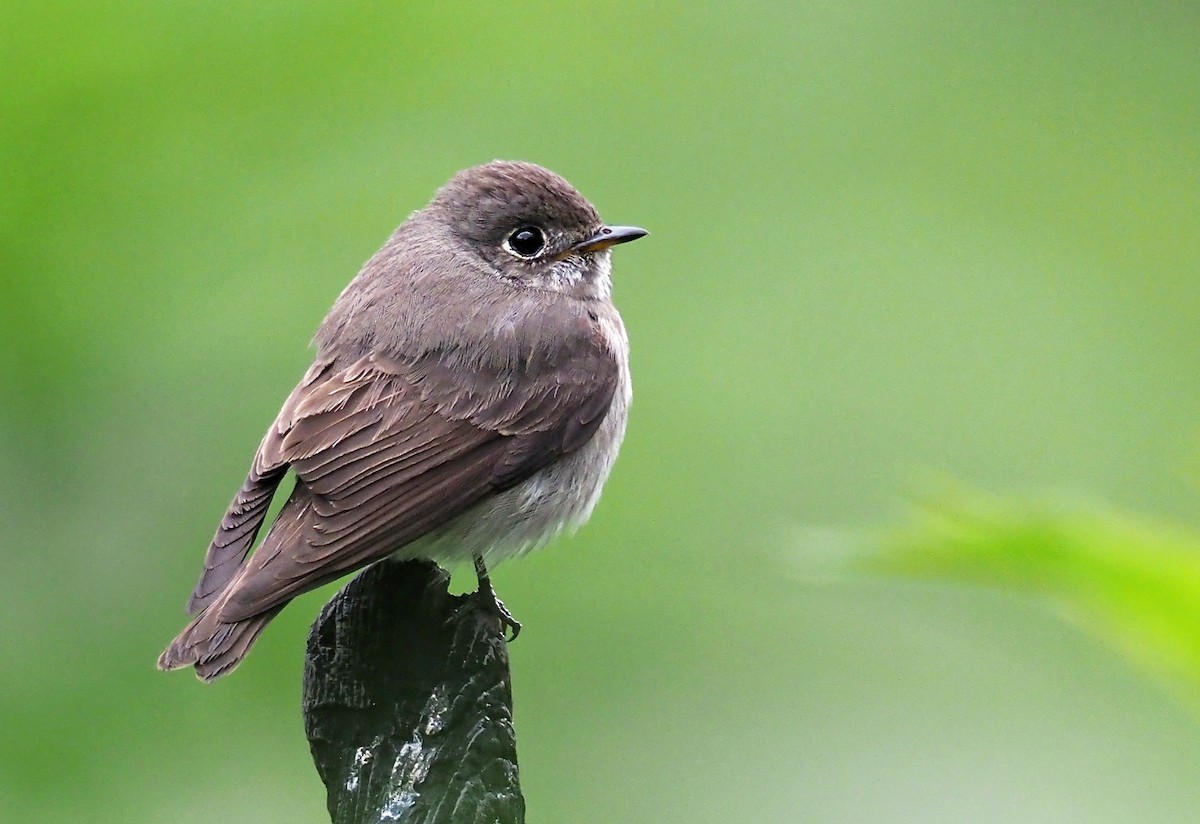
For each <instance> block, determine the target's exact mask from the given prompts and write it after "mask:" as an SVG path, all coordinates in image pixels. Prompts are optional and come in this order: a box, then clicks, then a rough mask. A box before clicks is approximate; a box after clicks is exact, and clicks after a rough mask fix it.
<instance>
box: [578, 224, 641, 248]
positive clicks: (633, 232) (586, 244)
mask: <svg viewBox="0 0 1200 824" xmlns="http://www.w3.org/2000/svg"><path fill="white" fill-rule="evenodd" d="M648 234H650V233H649V232H647V231H646V230H645V229H639V228H638V227H636V226H605V227H604V228H603V229H601V230H600V231H599V232H596V234H594V235H592V236H591V237H590V238H588V239H587V240H581V241H580V242H579V243H576V244H575V245H574V246H572V247H571V251H572V252H579V253H585V252H601V251H603V250H605V249H607V248H608V247H610V246H616V245H617V244H618V243H628V242H629V241H631V240H637V239H638V238H640V237H645V236H646V235H648Z"/></svg>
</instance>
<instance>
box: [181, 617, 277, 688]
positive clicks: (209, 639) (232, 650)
mask: <svg viewBox="0 0 1200 824" xmlns="http://www.w3.org/2000/svg"><path fill="white" fill-rule="evenodd" d="M285 605H286V602H285V603H284V604H280V605H279V606H277V607H273V608H272V609H269V610H267V611H266V612H263V613H259V614H258V615H251V616H250V617H249V618H246V619H244V620H241V621H232V622H225V621H222V620H221V619H220V608H221V606H222V601H217V602H216V603H214V604H212V605H210V606H208V607H206V608H205V609H204V610H203V611H202V612H201V613H200V614H199V615H197V616H196V617H195V618H194V619H193V620H192V622H191V623H190V624H188V625H187V626H186V627H184V629H183V632H181V633H179V636H178V637H177V638H176V639H175V640H174V641H172V642H171V644H170V646H168V647H167V648H166V649H165V650H164V651H163V654H162V655H160V656H158V668H159V669H161V670H173V669H179V668H180V667H188V666H192V667H195V668H196V677H197V678H199V679H200V680H201V681H211V680H213V679H214V678H219V677H221V676H222V675H226V674H228V673H229V672H231V671H232V670H233V668H234V667H236V666H237V665H238V664H240V663H241V662H242V659H243V658H245V657H246V653H248V652H249V651H250V647H251V645H253V644H254V641H255V639H257V638H258V634H259V633H260V632H262V631H263V629H264V628H265V627H266V626H267V624H268V623H270V621H271V619H272V618H274V617H275V616H276V615H277V614H278V613H279V610H281V609H283V607H284V606H285Z"/></svg>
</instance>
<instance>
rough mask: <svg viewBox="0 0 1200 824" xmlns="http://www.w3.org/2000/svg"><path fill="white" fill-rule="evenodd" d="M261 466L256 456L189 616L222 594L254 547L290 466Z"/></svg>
mask: <svg viewBox="0 0 1200 824" xmlns="http://www.w3.org/2000/svg"><path fill="white" fill-rule="evenodd" d="M260 451H261V447H260ZM260 463H261V461H260V460H259V458H258V457H256V458H255V460H254V466H253V467H251V469H250V474H249V475H248V476H247V477H246V482H245V483H244V484H242V488H241V489H240V490H238V494H237V495H236V496H234V499H233V501H232V503H230V504H229V509H228V510H227V511H226V512H225V517H224V518H222V519H221V526H220V527H218V528H217V534H216V535H214V536H213V539H212V543H211V544H210V545H209V547H208V553H207V554H206V555H205V558H204V570H203V572H201V573H200V580H199V581H198V582H197V583H196V591H195V592H194V593H193V594H192V597H191V599H190V600H189V601H188V604H187V611H188V614H189V615H195V614H196V613H198V612H200V611H201V610H202V609H204V608H205V607H207V606H208V605H209V604H211V603H212V602H213V601H215V600H216V599H217V598H218V597H219V596H220V595H221V592H222V591H223V590H224V589H225V587H226V586H228V585H229V582H230V581H232V580H233V577H234V576H235V575H236V574H237V571H238V569H239V568H240V567H241V565H242V562H243V561H244V560H246V555H247V554H249V552H250V547H252V546H253V545H254V539H255V538H256V537H257V536H258V530H259V528H260V527H261V526H262V523H263V520H264V519H265V518H266V516H267V508H268V507H270V505H271V499H272V498H273V497H274V496H275V489H276V487H278V486H279V482H280V481H281V480H282V479H283V476H284V474H285V473H286V471H287V467H286V466H281V467H274V468H271V469H264V468H263V467H261V466H260Z"/></svg>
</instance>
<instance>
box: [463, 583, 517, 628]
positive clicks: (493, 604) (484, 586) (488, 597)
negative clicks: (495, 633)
mask: <svg viewBox="0 0 1200 824" xmlns="http://www.w3.org/2000/svg"><path fill="white" fill-rule="evenodd" d="M474 598H475V599H476V601H477V606H478V608H479V609H480V610H482V611H483V612H486V613H489V614H491V615H493V616H495V617H496V618H497V619H499V621H500V632H501V634H503V635H504V640H506V641H509V642H512V641H515V640H517V636H518V635H520V634H521V622H520V621H518V620H517V619H516V618H514V617H513V614H512V613H511V612H509V611H508V607H506V606H504V602H503V601H501V600H500V599H499V598H497V597H496V590H494V589H492V584H491V582H490V581H480V582H479V590H478V591H477V592H476V593H475V595H474ZM510 632H511V633H512V634H511V635H510V634H509V633H510Z"/></svg>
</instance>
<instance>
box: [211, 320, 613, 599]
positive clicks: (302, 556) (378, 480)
mask: <svg viewBox="0 0 1200 824" xmlns="http://www.w3.org/2000/svg"><path fill="white" fill-rule="evenodd" d="M314 369H317V367H314ZM617 383H618V366H617V361H616V358H615V357H614V355H613V354H612V353H611V351H609V349H608V347H606V346H605V345H604V344H603V342H602V341H601V339H600V338H599V337H598V335H589V336H586V338H581V339H580V340H578V341H577V342H576V343H575V344H573V345H571V346H569V347H565V348H563V349H562V350H561V351H557V352H556V353H555V354H554V357H552V358H551V357H548V356H547V354H545V353H543V354H542V355H541V356H540V357H536V358H533V357H531V358H530V359H529V360H528V361H526V362H524V363H518V364H511V365H509V366H507V367H505V368H491V367H487V366H484V365H480V364H478V363H470V362H464V361H462V360H461V359H459V360H456V356H455V354H454V353H447V352H429V353H426V354H424V355H422V356H421V357H418V358H414V359H408V360H400V359H394V358H388V357H384V356H381V355H370V356H367V357H364V358H362V359H361V360H358V361H356V362H354V363H352V364H349V365H348V366H346V367H344V368H341V369H334V368H332V367H329V366H326V367H325V368H324V370H323V371H322V370H319V369H318V371H317V374H315V375H314V374H313V373H312V372H310V375H309V376H308V377H306V381H305V382H304V383H301V385H300V386H299V387H297V389H296V391H295V392H294V393H293V395H292V397H291V398H289V401H288V404H287V405H286V406H285V407H284V410H283V412H281V414H280V416H279V419H278V420H277V421H276V424H275V426H274V427H273V428H272V432H271V433H268V436H267V438H266V439H265V440H264V441H263V445H262V447H260V450H259V457H260V459H261V461H262V464H263V465H264V466H266V467H281V466H290V467H291V468H292V469H293V470H294V471H295V473H296V478H297V481H296V488H295V490H294V491H293V495H292V501H291V502H290V503H289V506H288V507H287V508H286V509H285V512H286V513H289V514H288V517H283V514H281V517H280V518H279V519H278V520H277V521H276V523H275V524H273V525H272V528H271V532H270V533H269V534H268V536H267V538H266V539H265V540H264V542H263V545H262V547H260V548H259V549H258V550H257V551H256V552H255V553H254V555H253V556H251V557H250V559H249V561H248V562H246V563H245V565H244V566H243V567H242V568H241V570H240V571H239V572H238V574H237V577H236V578H234V579H233V580H232V582H231V583H230V584H229V586H228V592H226V593H224V594H223V597H222V601H223V603H222V604H221V605H220V617H221V620H222V621H227V622H230V621H238V620H242V619H244V618H247V617H249V616H252V615H256V614H259V613H262V612H264V611H266V610H269V609H272V608H274V607H276V606H278V605H280V604H282V603H285V602H286V601H287V600H289V599H291V598H293V597H295V596H296V595H298V594H299V593H301V592H304V591H306V590H309V589H313V588H315V587H317V586H320V585H321V584H324V583H326V582H328V581H331V580H333V579H335V578H337V577H340V576H341V575H344V574H345V573H347V572H349V571H351V570H354V569H358V568H361V567H363V566H366V565H367V564H369V563H371V562H373V561H375V560H378V559H380V558H383V557H386V556H387V555H389V554H391V553H392V552H394V551H395V550H396V549H398V548H400V547H402V546H404V545H405V544H407V543H409V542H410V541H412V540H414V539H416V538H419V537H420V536H422V535H424V534H425V533H427V532H429V531H430V530H432V529H435V528H436V527H438V526H440V525H442V524H444V523H446V522H447V521H449V520H450V519H451V518H453V517H455V516H456V515H459V514H460V513H462V512H464V511H465V510H466V509H467V508H469V507H470V506H471V505H472V504H474V503H476V502H478V501H479V500H481V499H483V498H484V497H486V496H487V495H489V494H492V493H495V492H497V491H500V490H503V489H506V488H508V487H511V486H513V485H515V484H517V483H520V482H521V481H522V480H524V479H526V478H528V477H529V476H530V475H532V474H533V473H535V472H536V471H537V470H539V469H541V468H542V467H544V466H546V465H547V464H549V463H551V462H553V461H554V460H556V459H557V458H559V457H560V456H562V455H563V454H565V453H568V452H571V451H573V450H576V449H578V448H579V447H581V446H583V444H585V443H587V441H588V440H589V439H590V438H591V437H592V435H593V434H595V432H596V429H597V428H598V427H599V425H600V423H601V421H602V420H603V419H604V416H605V414H606V413H607V411H608V409H609V406H610V404H611V402H612V398H613V395H614V393H615V391H616V388H617ZM256 465H257V461H256Z"/></svg>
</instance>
